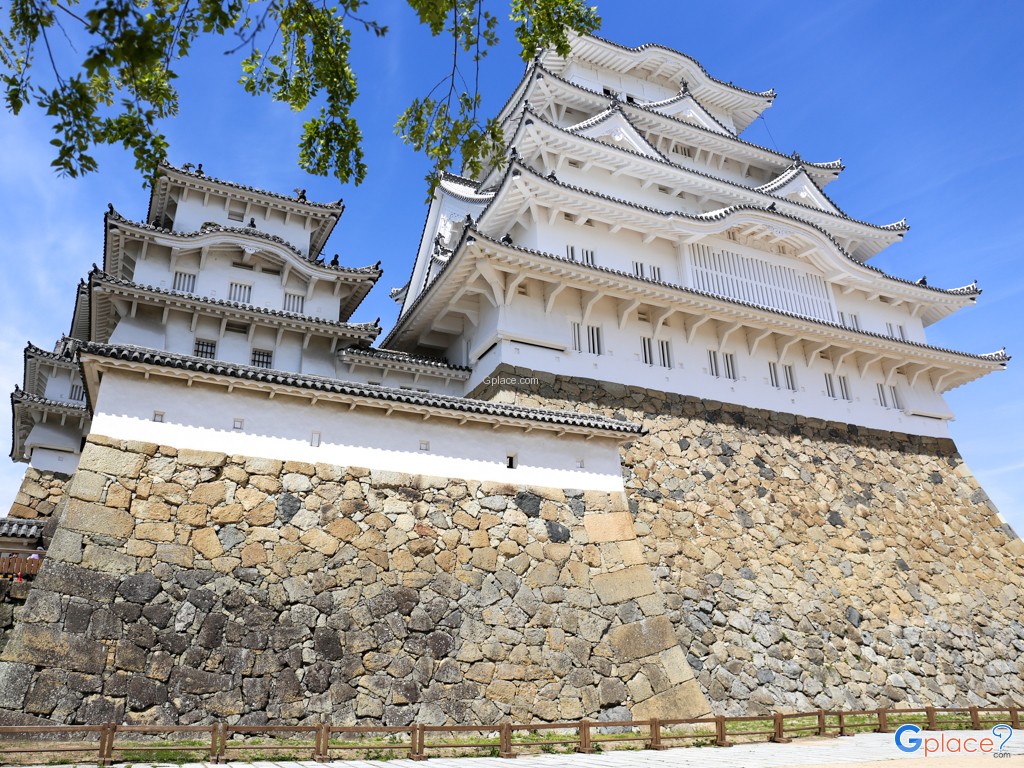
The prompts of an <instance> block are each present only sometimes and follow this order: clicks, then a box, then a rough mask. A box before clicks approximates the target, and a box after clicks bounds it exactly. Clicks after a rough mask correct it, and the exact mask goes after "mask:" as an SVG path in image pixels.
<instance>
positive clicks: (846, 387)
mask: <svg viewBox="0 0 1024 768" xmlns="http://www.w3.org/2000/svg"><path fill="white" fill-rule="evenodd" d="M837 378H838V379H839V396H840V397H841V398H843V400H853V398H852V397H850V382H849V380H848V379H847V378H846V377H845V376H838V377H837Z"/></svg>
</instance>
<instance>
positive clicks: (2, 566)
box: [0, 552, 43, 581]
mask: <svg viewBox="0 0 1024 768" xmlns="http://www.w3.org/2000/svg"><path fill="white" fill-rule="evenodd" d="M42 565H43V553H42V552H39V553H38V554H37V553H35V552H2V553H0V579H7V580H10V581H31V580H32V579H34V578H35V577H36V574H37V573H39V569H40V568H41V567H42Z"/></svg>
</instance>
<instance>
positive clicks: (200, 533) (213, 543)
mask: <svg viewBox="0 0 1024 768" xmlns="http://www.w3.org/2000/svg"><path fill="white" fill-rule="evenodd" d="M192 547H193V548H194V549H195V550H196V551H197V552H199V554H201V555H202V556H203V557H205V558H206V559H207V560H213V559H214V558H216V557H220V556H221V555H223V554H224V547H223V546H221V543H220V539H218V538H217V532H216V531H215V530H214V529H213V528H200V529H199V530H197V531H193V533H192Z"/></svg>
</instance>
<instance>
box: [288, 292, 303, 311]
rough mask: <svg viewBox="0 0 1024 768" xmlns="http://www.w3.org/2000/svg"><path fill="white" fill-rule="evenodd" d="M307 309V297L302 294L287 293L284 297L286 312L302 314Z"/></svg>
mask: <svg viewBox="0 0 1024 768" xmlns="http://www.w3.org/2000/svg"><path fill="white" fill-rule="evenodd" d="M305 308H306V297H305V296H303V295H302V294H301V293H285V295H284V311H285V312H295V313H296V314H302V312H303V310H304V309H305Z"/></svg>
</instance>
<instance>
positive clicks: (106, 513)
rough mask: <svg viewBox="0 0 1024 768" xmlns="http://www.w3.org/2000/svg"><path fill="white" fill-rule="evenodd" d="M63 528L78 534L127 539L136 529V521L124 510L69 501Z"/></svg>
mask: <svg viewBox="0 0 1024 768" xmlns="http://www.w3.org/2000/svg"><path fill="white" fill-rule="evenodd" d="M63 527H64V528H65V529H67V530H69V531H77V532H78V533H99V534H103V535H104V536H112V537H114V538H117V539H127V538H128V537H129V536H130V535H131V533H132V530H133V529H134V527H135V519H134V518H133V517H132V516H131V515H130V514H129V513H128V512H126V511H125V510H123V509H111V508H110V507H104V506H101V505H100V504H93V503H90V502H87V501H81V500H79V499H69V500H68V506H67V514H66V515H65V517H64V523H63Z"/></svg>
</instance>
